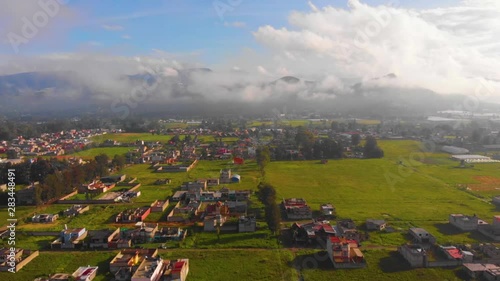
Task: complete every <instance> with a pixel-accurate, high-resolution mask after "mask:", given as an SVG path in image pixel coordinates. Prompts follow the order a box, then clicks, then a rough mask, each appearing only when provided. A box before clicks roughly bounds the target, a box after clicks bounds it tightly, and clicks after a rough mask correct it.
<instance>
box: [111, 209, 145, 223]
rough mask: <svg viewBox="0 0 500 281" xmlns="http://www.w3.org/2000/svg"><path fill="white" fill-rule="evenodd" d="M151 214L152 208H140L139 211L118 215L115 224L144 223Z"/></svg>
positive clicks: (133, 210)
mask: <svg viewBox="0 0 500 281" xmlns="http://www.w3.org/2000/svg"><path fill="white" fill-rule="evenodd" d="M150 213H151V208H150V207H140V208H137V209H128V210H125V211H123V212H120V213H119V214H118V215H116V218H115V222H121V223H129V222H138V221H144V220H145V219H146V218H147V217H148V216H149V214H150Z"/></svg>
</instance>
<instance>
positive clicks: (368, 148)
mask: <svg viewBox="0 0 500 281" xmlns="http://www.w3.org/2000/svg"><path fill="white" fill-rule="evenodd" d="M364 156H365V158H382V157H384V151H383V150H382V149H381V148H380V147H379V146H378V145H377V140H376V139H375V137H373V136H368V137H366V143H365V146H364Z"/></svg>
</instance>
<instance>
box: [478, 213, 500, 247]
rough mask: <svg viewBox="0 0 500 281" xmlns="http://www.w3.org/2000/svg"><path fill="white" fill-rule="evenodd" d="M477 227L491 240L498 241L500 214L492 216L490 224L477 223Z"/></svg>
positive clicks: (499, 238) (499, 239) (499, 236)
mask: <svg viewBox="0 0 500 281" xmlns="http://www.w3.org/2000/svg"><path fill="white" fill-rule="evenodd" d="M477 229H478V230H479V232H481V233H482V234H484V235H485V236H487V237H489V238H491V239H492V240H494V241H500V215H497V216H494V217H493V223H492V224H479V225H478V228H477Z"/></svg>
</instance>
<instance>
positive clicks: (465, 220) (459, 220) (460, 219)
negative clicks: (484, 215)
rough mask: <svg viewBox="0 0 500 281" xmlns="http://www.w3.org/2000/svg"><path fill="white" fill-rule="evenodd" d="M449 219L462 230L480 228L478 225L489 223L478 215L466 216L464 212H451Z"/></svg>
mask: <svg viewBox="0 0 500 281" xmlns="http://www.w3.org/2000/svg"><path fill="white" fill-rule="evenodd" d="M448 221H449V222H450V224H451V225H453V226H455V227H456V228H458V229H460V230H462V231H472V230H476V229H477V228H478V225H482V224H487V223H486V222H485V221H483V220H481V219H479V218H478V217H477V216H476V215H473V216H466V215H462V214H450V216H449V218H448Z"/></svg>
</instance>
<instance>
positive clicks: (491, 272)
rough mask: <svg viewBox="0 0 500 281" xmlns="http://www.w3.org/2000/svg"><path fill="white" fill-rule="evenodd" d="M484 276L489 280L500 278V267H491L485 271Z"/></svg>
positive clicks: (495, 280)
mask: <svg viewBox="0 0 500 281" xmlns="http://www.w3.org/2000/svg"><path fill="white" fill-rule="evenodd" d="M483 277H484V279H485V280H488V281H498V280H500V268H489V269H486V271H485V272H484V273H483Z"/></svg>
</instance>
